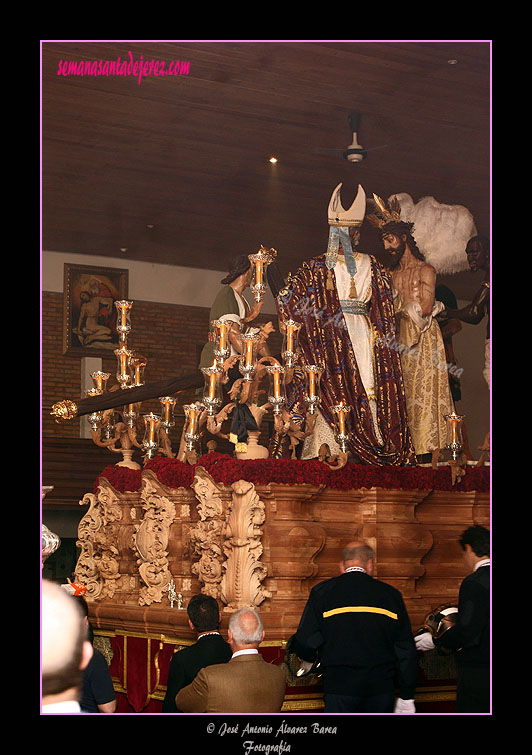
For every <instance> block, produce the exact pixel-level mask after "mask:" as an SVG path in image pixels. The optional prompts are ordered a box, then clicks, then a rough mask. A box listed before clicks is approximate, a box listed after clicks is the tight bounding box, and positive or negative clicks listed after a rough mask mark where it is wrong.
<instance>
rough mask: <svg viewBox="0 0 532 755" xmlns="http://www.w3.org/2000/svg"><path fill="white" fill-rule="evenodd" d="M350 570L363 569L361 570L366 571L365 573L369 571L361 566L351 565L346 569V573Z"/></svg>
mask: <svg viewBox="0 0 532 755" xmlns="http://www.w3.org/2000/svg"><path fill="white" fill-rule="evenodd" d="M350 571H361V572H364V574H367V571H366V570H365V569H363V568H362V567H361V566H349V567H348V568H347V569H346V570H345V574H347V572H350Z"/></svg>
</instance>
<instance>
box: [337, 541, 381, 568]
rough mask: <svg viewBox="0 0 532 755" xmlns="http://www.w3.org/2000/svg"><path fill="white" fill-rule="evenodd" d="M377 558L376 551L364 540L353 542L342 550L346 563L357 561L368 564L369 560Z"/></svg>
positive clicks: (343, 559)
mask: <svg viewBox="0 0 532 755" xmlns="http://www.w3.org/2000/svg"><path fill="white" fill-rule="evenodd" d="M374 560H375V551H374V550H373V548H371V547H370V546H369V545H367V544H366V543H363V542H358V541H357V542H352V543H349V544H348V545H346V546H345V548H344V549H343V550H342V561H343V563H344V565H345V564H349V563H357V564H367V562H368V561H374Z"/></svg>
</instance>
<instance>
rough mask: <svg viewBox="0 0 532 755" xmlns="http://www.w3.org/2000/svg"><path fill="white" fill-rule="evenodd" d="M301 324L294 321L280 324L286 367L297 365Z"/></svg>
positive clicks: (283, 357)
mask: <svg viewBox="0 0 532 755" xmlns="http://www.w3.org/2000/svg"><path fill="white" fill-rule="evenodd" d="M301 325H302V324H301V323H300V322H295V321H294V320H286V321H285V322H281V323H280V324H279V330H280V331H281V333H283V350H282V352H281V357H282V359H283V363H284V366H285V367H288V368H291V367H293V366H294V364H295V359H296V353H297V346H298V338H299V331H300V330H301Z"/></svg>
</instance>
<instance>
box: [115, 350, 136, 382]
mask: <svg viewBox="0 0 532 755" xmlns="http://www.w3.org/2000/svg"><path fill="white" fill-rule="evenodd" d="M114 353H115V356H116V358H117V361H118V367H117V372H116V379H117V380H118V382H119V383H120V387H121V388H127V387H128V385H129V384H130V382H131V372H130V364H129V360H130V358H131V356H132V355H133V352H132V351H129V350H128V349H126V348H125V347H124V346H122V347H121V348H120V349H115V351H114Z"/></svg>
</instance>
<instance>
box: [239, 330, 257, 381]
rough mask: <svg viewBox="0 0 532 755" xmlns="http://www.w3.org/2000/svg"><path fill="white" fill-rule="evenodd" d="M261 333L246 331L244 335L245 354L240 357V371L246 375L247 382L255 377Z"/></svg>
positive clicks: (243, 346)
mask: <svg viewBox="0 0 532 755" xmlns="http://www.w3.org/2000/svg"><path fill="white" fill-rule="evenodd" d="M259 338H260V335H259V333H244V335H243V336H242V348H243V354H242V356H241V357H240V358H239V362H240V366H239V369H240V372H241V374H242V375H243V376H244V381H245V382H250V381H251V380H253V378H254V377H255V371H256V369H257V346H258V342H259Z"/></svg>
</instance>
